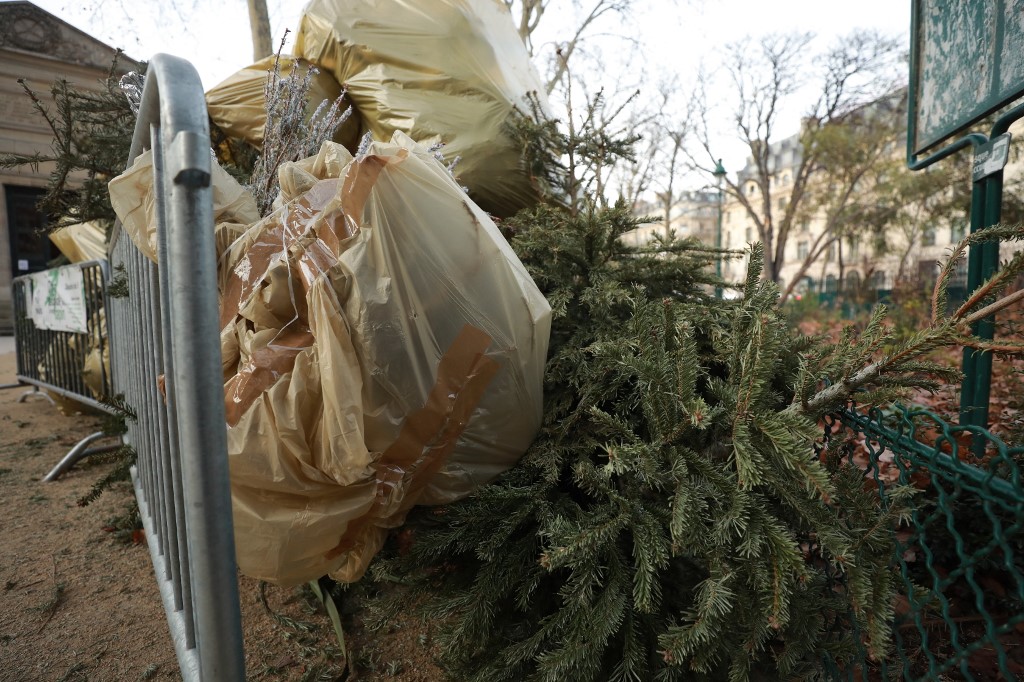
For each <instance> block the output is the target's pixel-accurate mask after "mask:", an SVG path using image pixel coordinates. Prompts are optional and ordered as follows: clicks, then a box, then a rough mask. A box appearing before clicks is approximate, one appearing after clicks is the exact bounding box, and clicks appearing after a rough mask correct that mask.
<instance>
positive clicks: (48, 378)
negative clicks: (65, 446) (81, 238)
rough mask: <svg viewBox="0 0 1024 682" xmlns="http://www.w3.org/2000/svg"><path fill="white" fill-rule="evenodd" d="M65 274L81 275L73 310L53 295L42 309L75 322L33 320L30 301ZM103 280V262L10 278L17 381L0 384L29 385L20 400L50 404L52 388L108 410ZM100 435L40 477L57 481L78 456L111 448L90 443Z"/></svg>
mask: <svg viewBox="0 0 1024 682" xmlns="http://www.w3.org/2000/svg"><path fill="white" fill-rule="evenodd" d="M65 274H71V275H73V276H74V277H75V278H80V279H81V300H80V301H77V302H76V304H80V308H78V309H76V310H74V311H72V310H68V309H63V308H62V305H61V302H60V301H59V300H58V301H57V302H55V303H54V304H53V305H52V307H51V306H47V310H48V311H51V312H53V313H64V314H67V316H68V317H69V318H71V317H75V318H78V319H76V321H75V323H74V324H66V322H68V320H64V322H65V324H53V323H54V322H56V321H57V320H48V319H45V318H44V319H36V315H35V312H34V311H33V309H32V308H33V304H34V301H36V300H37V298H38V297H39V294H40V293H41V294H42V296H43V297H44V298H46V297H47V296H48V294H47V290H48V289H50V288H51V287H56V286H57V285H58V283H63V275H65ZM107 279H108V270H107V263H106V261H88V262H84V263H76V264H74V265H65V266H62V267H59V268H51V269H50V270H44V271H42V272H38V273H34V274H31V275H22V276H21V277H17V278H15V280H14V282H13V287H12V293H13V295H14V344H15V345H14V352H15V359H16V362H17V379H18V383H16V384H10V385H6V386H2V387H0V388H17V387H18V386H31V387H32V388H31V390H29V391H27V392H26V393H24V394H22V396H21V397H20V398H18V402H24V401H25V400H26V399H28V398H29V397H33V396H41V397H43V398H46V399H47V400H49V401H50V402H51V403H53V402H54V400H53V398H51V397H50V395H49V394H50V393H52V394H54V395H57V396H60V397H64V398H68V399H71V400H73V401H75V402H76V403H80V404H82V405H84V406H87V407H90V408H93V409H97V410H103V411H109V407H108V406H107V404H106V403H105V402H104V398H106V397H107V396H108V395H109V394H110V370H109V366H108V363H107V359H106V350H107V349H106V345H107V325H106V318H105V314H104V311H105V308H106V300H107ZM40 287H42V288H41V289H40ZM76 288H77V282H76ZM36 289H40V291H37V290H36ZM55 298H57V299H59V298H60V297H59V296H56V297H55ZM64 305H65V306H66V305H68V302H67V301H64ZM76 307H77V305H76ZM72 313H74V314H73V315H72ZM91 356H92V357H94V362H93V365H94V366H93V368H92V369H93V376H92V381H91V382H90V381H86V379H85V370H86V366H87V364H86V363H87V360H88V359H90V357H91ZM39 389H45V391H47V392H46V393H44V392H40V390H39ZM104 435H105V434H103V433H102V432H97V433H93V434H90V435H88V436H86V437H85V438H83V439H82V440H81V441H79V442H78V443H77V444H76V445H75V446H74V447H73V448H71V450H70V451H69V452H68V453H67V454H66V455H65V456H64V458H63V459H62V460H61V462H60V463H59V464H58V465H57V466H56V467H54V469H53V470H52V471H50V473H48V474H47V475H46V477H45V478H44V479H43V480H46V481H53V480H56V479H57V477H59V476H60V475H61V474H62V473H63V472H64V471H66V470H67V469H68V468H69V467H70V466H71V465H73V464H74V463H75V462H76V461H78V460H80V459H82V458H83V457H86V456H88V455H91V454H94V453H99V452H105V451H107V450H110V449H112V447H116V446H102V447H94V448H90V447H89V446H90V445H91V444H92V443H94V442H95V441H97V440H99V439H101V438H103V437H104Z"/></svg>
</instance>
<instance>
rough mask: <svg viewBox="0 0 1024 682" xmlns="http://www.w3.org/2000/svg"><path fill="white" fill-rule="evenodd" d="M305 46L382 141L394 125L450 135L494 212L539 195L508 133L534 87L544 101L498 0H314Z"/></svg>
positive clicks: (449, 152)
mask: <svg viewBox="0 0 1024 682" xmlns="http://www.w3.org/2000/svg"><path fill="white" fill-rule="evenodd" d="M295 53H296V54H297V55H299V56H300V57H302V58H304V59H307V60H309V61H310V62H312V63H314V64H317V65H318V66H320V67H321V68H323V69H324V70H326V71H329V72H330V73H332V74H333V75H334V77H335V79H336V80H337V81H338V82H339V83H343V84H345V87H346V88H347V90H348V96H349V98H350V99H351V100H352V102H353V104H354V105H355V109H356V111H357V113H358V114H359V116H360V119H361V120H362V123H363V126H364V127H365V128H366V129H368V130H370V131H372V133H373V136H374V138H375V139H377V140H389V139H391V135H392V133H393V132H394V131H396V130H400V131H402V132H405V133H408V134H409V135H410V136H411V137H412V138H413V139H414V140H416V141H418V142H422V143H429V142H431V141H435V140H436V141H440V142H443V143H444V144H445V148H444V154H445V156H446V158H448V159H449V160H451V159H453V158H454V157H456V156H458V157H460V158H461V161H460V162H459V164H458V165H457V166H456V169H455V171H456V174H457V175H458V177H459V182H460V183H462V184H463V185H465V186H466V187H468V188H469V190H470V194H471V195H472V197H473V198H474V200H476V201H477V203H479V204H480V206H481V207H483V208H484V209H485V210H487V211H488V212H490V213H492V214H494V215H498V216H502V217H505V216H509V215H511V214H513V213H515V212H516V211H517V210H519V209H521V208H523V207H526V206H531V205H533V204H535V203H536V201H537V192H536V188H535V187H534V185H533V184H532V183H531V181H530V178H529V175H528V174H527V172H526V170H525V169H524V168H523V167H522V163H521V160H520V153H519V150H518V149H516V148H515V147H514V145H513V144H512V142H511V141H510V140H509V139H508V137H507V135H506V133H505V129H504V126H505V123H506V121H507V120H508V118H509V116H510V115H511V113H512V110H513V107H515V106H518V107H519V108H520V109H522V110H523V111H525V112H529V111H530V107H529V105H528V104H527V101H526V97H527V93H531V92H533V93H537V94H538V96H539V97H540V98H541V101H543V100H544V94H543V93H544V88H543V87H542V85H541V82H540V78H539V76H538V75H537V73H536V71H535V70H534V68H533V66H532V65H531V64H530V60H529V57H528V55H527V53H526V49H525V47H524V46H523V42H522V40H521V39H520V38H519V35H518V34H517V33H516V31H515V28H514V27H513V25H512V20H511V19H510V17H509V14H508V10H507V9H506V8H505V7H504V6H503V5H502V3H500V2H497V1H496V0H435V1H434V2H431V3H429V4H427V5H423V6H417V4H416V3H394V2H377V1H376V0H312V2H310V3H309V5H307V6H306V8H305V10H304V11H303V15H302V18H301V20H300V22H299V29H298V32H297V33H296V37H295Z"/></svg>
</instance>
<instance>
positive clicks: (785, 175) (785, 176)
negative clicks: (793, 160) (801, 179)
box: [782, 173, 789, 185]
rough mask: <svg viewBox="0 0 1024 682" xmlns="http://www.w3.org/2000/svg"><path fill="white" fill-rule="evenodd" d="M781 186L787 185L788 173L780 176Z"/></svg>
mask: <svg viewBox="0 0 1024 682" xmlns="http://www.w3.org/2000/svg"><path fill="white" fill-rule="evenodd" d="M782 184H783V185H788V184H789V173H783V175H782Z"/></svg>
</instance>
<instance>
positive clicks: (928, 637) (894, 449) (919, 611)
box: [820, 406, 1024, 681]
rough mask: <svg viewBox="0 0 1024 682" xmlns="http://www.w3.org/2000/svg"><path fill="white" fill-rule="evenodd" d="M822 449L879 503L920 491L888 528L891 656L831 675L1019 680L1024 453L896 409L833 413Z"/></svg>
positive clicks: (839, 666) (1023, 648) (838, 668)
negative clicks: (903, 490) (859, 477)
mask: <svg viewBox="0 0 1024 682" xmlns="http://www.w3.org/2000/svg"><path fill="white" fill-rule="evenodd" d="M972 443H974V444H975V446H974V448H973V449H972ZM979 444H980V447H979ZM820 447H821V451H820V452H821V453H827V454H828V456H832V457H834V456H839V457H841V458H844V459H845V461H847V462H849V463H851V464H853V465H854V466H857V467H859V468H861V469H862V470H863V471H864V473H865V485H872V486H875V487H877V489H878V492H879V496H880V504H882V505H888V504H889V499H888V497H887V489H890V488H891V487H892V486H893V485H896V484H901V485H912V486H914V487H915V488H917V489H918V491H919V492H918V494H917V495H916V496H915V498H914V499H915V501H914V503H913V513H912V515H911V520H910V522H909V523H908V524H907V525H906V526H904V527H901V528H894V529H893V534H894V539H895V541H896V552H895V555H894V557H893V566H894V568H895V569H896V570H898V571H899V574H900V575H901V576H902V583H903V594H902V596H901V597H900V598H899V599H898V600H897V602H896V603H895V604H894V612H895V621H894V646H893V652H892V654H891V655H890V656H889V657H888V658H887V659H886V660H884V661H870V660H868V658H867V656H866V653H865V652H863V651H862V652H860V654H859V656H854V657H853V659H852V660H848V661H842V662H836V661H833V662H832V665H831V666H830V667H831V670H832V673H833V677H835V678H836V679H845V680H891V679H903V680H979V681H981V680H1007V681H1010V680H1020V679H1024V533H1022V526H1024V483H1022V480H1021V467H1022V465H1024V447H1009V446H1007V445H1006V444H1005V443H1004V442H1003V441H1002V440H1000V439H999V438H998V437H997V436H995V435H993V434H991V433H990V432H988V431H986V430H984V429H982V428H979V427H976V426H953V425H950V424H948V423H947V422H945V421H944V420H943V419H941V418H940V417H938V416H937V415H935V414H934V413H931V412H929V411H927V410H923V409H916V408H906V407H902V406H894V407H891V408H888V409H886V410H878V409H874V410H870V411H868V412H862V411H857V410H848V411H844V412H842V413H840V414H837V415H834V416H832V417H830V418H829V419H827V420H826V427H825V436H824V438H823V440H822V442H821V444H820ZM972 450H973V451H972ZM975 453H983V454H981V456H980V457H978V456H976V455H975Z"/></svg>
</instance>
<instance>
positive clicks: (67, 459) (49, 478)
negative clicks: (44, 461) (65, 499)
mask: <svg viewBox="0 0 1024 682" xmlns="http://www.w3.org/2000/svg"><path fill="white" fill-rule="evenodd" d="M104 437H107V434H105V433H103V432H102V431H97V432H96V433H92V434H89V435H88V436H86V437H85V438H83V439H82V440H80V441H78V443H77V444H76V445H75V447H73V448H71V450H70V451H69V452H68V454H66V455H64V459H62V460H61V461H60V463H59V464H57V466H55V467H53V470H52V471H50V473H48V474H46V476H44V477H43V480H44V481H46V482H47V483H51V482H53V481H56V480H57V479H58V478H60V477H61V476H63V475H64V472H66V471H67V470H68V469H70V468H71V467H73V466H74V465H75V464H76V463H77V462H78V461H79V460H82V459H85V458H86V457H88V456H89V455H98V454H99V453H101V452H110V451H111V450H117V449H118V448H119V447H121V444H120V443H118V444H117V445H103V446H100V447H96V448H90V447H89V444H90V443H93V442H94V441H97V440H99V439H100V438H104Z"/></svg>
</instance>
